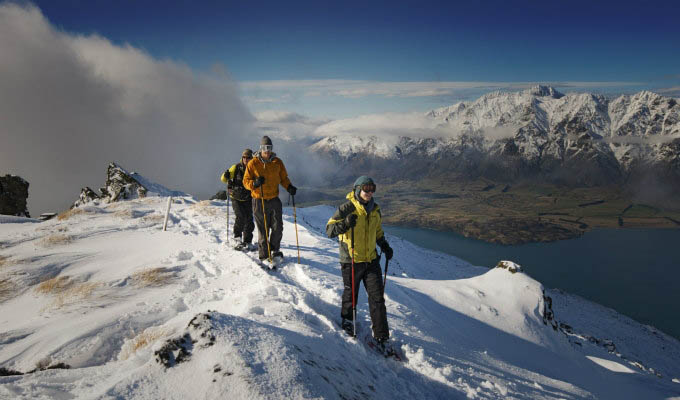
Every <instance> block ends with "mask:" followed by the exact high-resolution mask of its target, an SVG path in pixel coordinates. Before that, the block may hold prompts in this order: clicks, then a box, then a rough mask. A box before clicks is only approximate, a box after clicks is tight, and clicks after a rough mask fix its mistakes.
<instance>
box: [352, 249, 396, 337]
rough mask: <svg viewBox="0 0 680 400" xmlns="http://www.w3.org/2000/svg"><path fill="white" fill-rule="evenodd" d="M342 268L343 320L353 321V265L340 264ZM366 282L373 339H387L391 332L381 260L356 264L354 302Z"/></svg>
mask: <svg viewBox="0 0 680 400" xmlns="http://www.w3.org/2000/svg"><path fill="white" fill-rule="evenodd" d="M340 265H341V267H342V281H343V283H344V284H345V290H344V291H343V292H342V308H341V309H340V315H341V316H342V318H345V319H348V320H350V321H351V320H352V264H350V263H347V264H340ZM362 281H363V282H364V288H365V289H366V293H367V294H368V309H369V312H370V313H371V324H372V325H373V337H374V338H376V339H387V338H389V337H390V330H389V327H388V326H387V310H386V309H385V298H384V297H383V281H382V271H380V259H379V258H376V259H375V260H373V261H371V262H370V263H354V302H355V303H356V299H357V297H358V296H359V284H360V283H361V282H362Z"/></svg>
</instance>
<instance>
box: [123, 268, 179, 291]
mask: <svg viewBox="0 0 680 400" xmlns="http://www.w3.org/2000/svg"><path fill="white" fill-rule="evenodd" d="M131 278H132V284H133V285H135V286H139V287H150V286H163V285H167V284H169V283H170V282H172V281H173V280H174V279H175V278H176V276H175V273H174V272H173V271H171V270H169V269H167V268H147V269H144V270H141V271H137V272H135V273H134V274H132V276H131Z"/></svg>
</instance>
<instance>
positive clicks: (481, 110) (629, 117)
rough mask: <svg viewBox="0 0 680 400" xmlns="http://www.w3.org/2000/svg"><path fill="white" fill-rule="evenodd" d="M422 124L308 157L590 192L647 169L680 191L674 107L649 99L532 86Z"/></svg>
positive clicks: (354, 139)
mask: <svg viewBox="0 0 680 400" xmlns="http://www.w3.org/2000/svg"><path fill="white" fill-rule="evenodd" d="M425 119H426V120H427V121H429V123H430V127H429V131H430V132H431V134H430V135H427V134H422V133H418V134H414V135H412V136H409V135H404V134H400V135H397V136H391V135H373V136H371V135H368V136H365V135H364V136H358V135H353V134H352V133H351V132H348V131H344V132H340V133H338V134H330V135H327V136H325V137H323V138H322V139H320V140H319V141H318V142H316V143H315V144H313V145H312V146H311V147H310V149H311V150H312V151H314V152H316V153H320V154H324V155H329V156H331V157H333V158H334V159H335V160H336V161H338V162H341V163H343V164H350V163H348V161H356V160H363V163H361V164H362V167H363V168H365V167H366V165H370V166H371V167H372V168H373V169H375V172H374V173H376V174H377V175H381V173H382V175H385V176H392V175H393V171H394V163H392V162H390V161H393V160H397V159H398V160H401V161H404V162H406V163H407V165H408V163H416V166H418V167H420V168H418V169H419V170H421V171H424V172H422V173H425V174H429V173H432V172H434V171H436V170H441V168H442V167H444V168H446V170H447V171H452V170H453V171H455V172H461V173H464V174H466V175H470V176H486V177H489V178H498V179H515V178H525V177H542V178H550V179H552V180H556V181H558V182H565V183H574V184H585V185H597V184H608V183H612V182H623V181H625V180H626V179H628V178H629V177H631V176H635V175H636V173H638V172H641V173H642V172H646V171H649V170H650V169H651V170H654V171H656V172H661V175H663V177H664V178H667V179H670V180H671V181H675V182H678V183H680V105H679V104H678V101H677V100H676V99H674V98H670V97H663V96H660V95H658V94H656V93H652V92H649V91H643V92H639V93H637V94H634V95H623V96H620V97H617V98H614V99H610V98H607V97H605V96H602V95H596V94H588V93H581V94H568V95H564V94H561V93H559V92H558V91H557V90H555V89H554V88H552V87H546V86H536V87H534V88H532V89H529V90H524V91H520V92H493V93H489V94H486V95H484V96H482V97H480V98H479V99H477V100H476V101H474V102H460V103H457V104H454V105H452V106H449V107H443V108H439V109H436V110H432V111H429V112H427V113H426V114H425ZM367 158H371V159H372V160H371V161H370V162H369V163H368V164H367V162H366V161H365V159H367ZM383 161H388V162H387V163H384V162H383ZM416 174H418V172H416Z"/></svg>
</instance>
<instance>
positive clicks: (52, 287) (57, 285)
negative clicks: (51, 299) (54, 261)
mask: <svg viewBox="0 0 680 400" xmlns="http://www.w3.org/2000/svg"><path fill="white" fill-rule="evenodd" d="M72 283H73V282H72V281H71V278H69V277H68V276H55V277H54V278H52V279H48V280H46V281H42V282H40V284H38V286H37V287H36V288H35V291H36V292H37V293H40V294H55V293H59V292H61V291H63V290H65V289H66V288H67V287H69V286H70V285H71V284H72Z"/></svg>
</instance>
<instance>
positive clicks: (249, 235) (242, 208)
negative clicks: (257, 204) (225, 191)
mask: <svg viewBox="0 0 680 400" xmlns="http://www.w3.org/2000/svg"><path fill="white" fill-rule="evenodd" d="M231 208H232V209H233V210H234V215H235V216H236V218H235V221H234V237H235V238H237V239H240V238H241V235H243V241H244V242H245V243H250V242H252V241H253V231H254V230H255V224H254V223H253V208H252V207H251V204H250V201H248V200H244V201H238V200H234V199H231Z"/></svg>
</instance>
